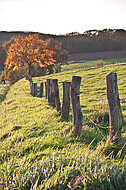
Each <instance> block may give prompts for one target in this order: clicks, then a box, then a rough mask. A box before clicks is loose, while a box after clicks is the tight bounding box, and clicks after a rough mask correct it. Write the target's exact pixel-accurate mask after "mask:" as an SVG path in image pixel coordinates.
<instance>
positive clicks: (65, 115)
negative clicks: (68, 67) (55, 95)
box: [61, 82, 71, 121]
mask: <svg viewBox="0 0 126 190" xmlns="http://www.w3.org/2000/svg"><path fill="white" fill-rule="evenodd" d="M70 85H71V82H63V103H62V115H61V118H62V119H63V120H66V121H68V119H69V110H70Z"/></svg>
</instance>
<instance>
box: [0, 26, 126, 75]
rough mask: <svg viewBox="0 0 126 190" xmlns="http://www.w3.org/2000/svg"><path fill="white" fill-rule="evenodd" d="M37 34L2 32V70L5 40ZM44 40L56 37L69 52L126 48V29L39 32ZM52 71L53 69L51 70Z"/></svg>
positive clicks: (0, 52)
mask: <svg viewBox="0 0 126 190" xmlns="http://www.w3.org/2000/svg"><path fill="white" fill-rule="evenodd" d="M29 34H31V35H33V34H36V33H35V32H29V33H28V32H0V70H2V69H3V65H4V64H3V63H4V61H5V58H6V52H5V50H4V48H3V47H2V44H3V42H5V41H9V40H10V39H11V38H12V37H13V36H15V35H16V36H17V35H21V36H22V35H23V36H28V35H29ZM37 34H38V36H39V38H40V39H42V40H47V39H48V38H50V39H52V38H53V39H55V40H57V41H58V42H59V43H60V44H61V46H62V49H64V50H66V51H68V53H69V54H74V53H86V52H99V51H116V50H126V31H125V30H123V29H104V30H87V31H85V32H84V33H81V34H80V33H78V32H72V33H68V34H64V35H50V34H42V33H37ZM50 72H51V71H50Z"/></svg>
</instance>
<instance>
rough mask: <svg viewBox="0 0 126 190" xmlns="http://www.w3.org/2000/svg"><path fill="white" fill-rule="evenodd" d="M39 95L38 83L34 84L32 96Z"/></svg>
mask: <svg viewBox="0 0 126 190" xmlns="http://www.w3.org/2000/svg"><path fill="white" fill-rule="evenodd" d="M36 95H37V83H33V84H32V96H34V97H35V96H36Z"/></svg>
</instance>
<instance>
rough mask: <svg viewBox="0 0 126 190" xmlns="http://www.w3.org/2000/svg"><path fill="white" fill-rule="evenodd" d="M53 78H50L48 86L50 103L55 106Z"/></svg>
mask: <svg viewBox="0 0 126 190" xmlns="http://www.w3.org/2000/svg"><path fill="white" fill-rule="evenodd" d="M53 81H54V79H51V80H50V87H51V105H52V106H53V107H55V93H54V82H53Z"/></svg>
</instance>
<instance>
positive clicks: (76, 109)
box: [71, 76, 83, 136]
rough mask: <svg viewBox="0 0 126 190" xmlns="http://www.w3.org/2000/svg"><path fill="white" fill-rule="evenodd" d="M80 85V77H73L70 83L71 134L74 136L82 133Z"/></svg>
mask: <svg viewBox="0 0 126 190" xmlns="http://www.w3.org/2000/svg"><path fill="white" fill-rule="evenodd" d="M80 84H81V77H79V76H73V77H72V83H71V102H72V112H73V126H72V133H73V134H74V135H76V136H80V135H81V133H82V120H83V115H82V112H81V107H80Z"/></svg>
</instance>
